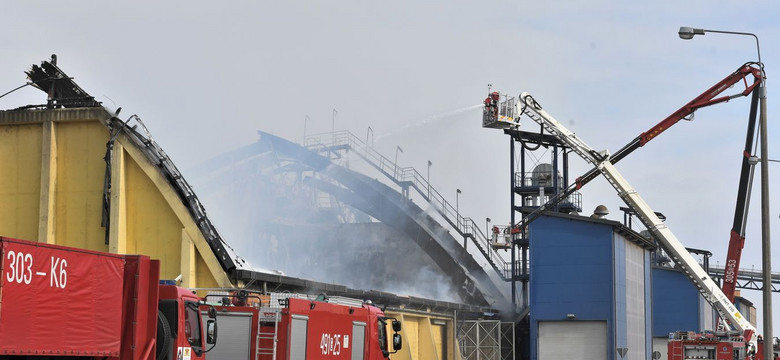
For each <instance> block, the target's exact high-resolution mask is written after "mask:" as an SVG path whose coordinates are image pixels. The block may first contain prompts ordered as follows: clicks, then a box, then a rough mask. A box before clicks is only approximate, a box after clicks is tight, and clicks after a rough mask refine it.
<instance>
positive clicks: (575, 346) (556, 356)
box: [538, 321, 607, 360]
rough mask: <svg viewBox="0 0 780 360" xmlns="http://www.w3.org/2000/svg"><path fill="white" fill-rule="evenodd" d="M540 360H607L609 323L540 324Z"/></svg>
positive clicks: (549, 322) (559, 322) (555, 322)
mask: <svg viewBox="0 0 780 360" xmlns="http://www.w3.org/2000/svg"><path fill="white" fill-rule="evenodd" d="M538 344H539V347H538V353H539V357H538V359H539V360H560V359H567V360H574V359H607V322H606V321H540V322H539V342H538Z"/></svg>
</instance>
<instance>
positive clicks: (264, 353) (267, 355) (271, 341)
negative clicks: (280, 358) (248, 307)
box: [255, 308, 281, 360]
mask: <svg viewBox="0 0 780 360" xmlns="http://www.w3.org/2000/svg"><path fill="white" fill-rule="evenodd" d="M264 310H265V311H264ZM271 313H273V316H270V317H269V316H267V315H268V314H271ZM280 320H281V312H280V311H278V310H276V309H268V308H262V309H260V319H259V321H258V326H257V339H255V341H256V343H255V349H257V354H256V357H255V358H256V359H258V360H276V344H277V343H278V342H279V321H280ZM268 323H272V324H273V331H271V330H270V329H269V328H268V326H263V325H264V324H268Z"/></svg>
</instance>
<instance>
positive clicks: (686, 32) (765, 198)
mask: <svg viewBox="0 0 780 360" xmlns="http://www.w3.org/2000/svg"><path fill="white" fill-rule="evenodd" d="M708 32H710V33H719V34H731V35H747V36H752V37H753V38H754V39H756V51H757V53H758V66H759V68H760V69H761V75H762V77H761V85H760V86H759V88H758V91H759V92H758V95H759V99H760V101H761V116H760V118H759V129H760V130H759V132H760V137H761V138H760V140H759V141H760V142H761V258H762V261H761V263H762V272H763V274H762V275H763V277H762V281H763V283H764V285H763V286H764V289H763V303H764V311H763V314H764V323H763V325H764V339H765V340H764V341H765V345H764V360H772V353H773V352H772V343H773V334H772V262H771V246H770V236H769V229H770V226H769V222H770V219H769V217H770V214H769V150H768V149H767V145H768V139H767V119H766V75H765V74H764V63H763V62H761V46H760V45H759V43H758V36H756V34H752V33H746V32H736V31H720V30H707V29H697V28H691V27H680V31H678V34H679V35H680V38H681V39H684V40H690V39H693V37H694V36H695V35H705V34H706V33H708Z"/></svg>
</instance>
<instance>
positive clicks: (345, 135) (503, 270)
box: [303, 130, 512, 280]
mask: <svg viewBox="0 0 780 360" xmlns="http://www.w3.org/2000/svg"><path fill="white" fill-rule="evenodd" d="M303 145H304V146H305V147H306V148H308V149H310V150H312V151H317V152H327V153H333V152H335V151H337V150H341V149H346V148H349V149H350V150H352V151H354V152H355V153H356V154H357V155H358V156H360V157H361V158H363V159H364V160H366V162H367V163H368V164H370V165H371V166H373V167H374V168H376V169H377V170H379V171H380V172H381V173H383V174H384V175H385V176H387V177H388V178H389V179H390V180H392V181H393V182H395V183H396V184H398V185H399V186H401V187H412V188H414V189H415V190H416V191H417V193H418V194H420V196H422V197H423V198H424V199H425V200H426V201H428V203H430V204H431V205H432V206H433V207H434V208H435V209H436V211H437V212H438V213H439V214H441V216H442V217H443V218H444V220H445V221H447V222H448V223H449V224H450V225H451V226H452V227H453V228H455V230H457V231H458V233H459V234H460V235H461V236H463V237H464V238H470V239H471V240H472V242H473V243H474V244H475V245H476V246H477V249H478V250H479V251H480V253H482V255H483V256H484V257H485V260H487V262H488V263H489V264H490V265H491V266H492V267H493V269H494V270H495V271H496V272H497V273H498V274H499V275H500V276H501V277H502V278H503V279H504V280H509V279H511V267H512V263H511V262H510V261H509V260H507V259H505V258H504V256H502V255H501V253H499V252H498V250H496V249H494V248H493V247H492V246H491V243H490V238H489V236H488V234H486V233H485V232H483V230H482V229H481V228H480V227H479V226H478V225H477V224H476V223H475V222H474V221H473V220H472V219H471V218H469V217H464V216H463V215H461V214H460V209H458V208H457V207H456V206H453V205H452V204H451V203H450V202H449V201H447V200H446V199H445V198H444V196H442V195H441V193H439V191H437V190H436V189H435V188H433V187H432V186H431V184H430V183H429V182H428V180H427V179H426V178H425V177H424V176H423V175H422V174H420V172H419V171H417V169H415V168H414V167H400V166H398V164H396V163H395V162H394V161H393V160H390V159H388V158H387V157H385V156H384V155H382V154H380V153H379V152H378V151H376V150H375V149H374V148H373V147H371V146H369V145H368V144H366V143H365V142H364V141H363V140H361V139H360V138H358V137H357V136H355V135H354V134H352V133H351V132H349V131H346V130H342V131H337V132H335V133H323V134H314V135H307V136H306V137H305V139H304V144H303Z"/></svg>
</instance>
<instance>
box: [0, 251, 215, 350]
mask: <svg viewBox="0 0 780 360" xmlns="http://www.w3.org/2000/svg"><path fill="white" fill-rule="evenodd" d="M0 255H2V257H0V269H1V270H2V275H0V276H2V277H1V278H0V359H3V360H5V359H8V360H33V359H34V360H43V359H57V360H64V359H118V360H131V359H132V360H140V359H144V360H148V359H156V360H163V359H181V360H198V359H205V354H204V346H205V344H204V342H203V339H202V336H201V334H202V327H201V324H202V323H201V317H200V316H199V311H198V305H199V303H200V299H198V297H197V296H195V294H193V293H192V292H191V291H188V290H185V289H182V288H179V287H176V286H172V285H160V284H159V277H160V275H159V273H160V270H159V269H160V263H159V261H158V260H151V259H149V257H147V256H141V255H116V254H107V253H101V252H96V251H89V250H82V249H75V248H70V247H64V246H56V245H49V244H42V243H37V242H30V241H24V240H17V239H10V238H4V237H0ZM211 315H213V316H215V315H216V313H215V312H214V311H213V309H212V311H211ZM209 324H210V326H211V327H212V328H214V327H215V324H214V320H211V319H210V320H209Z"/></svg>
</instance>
